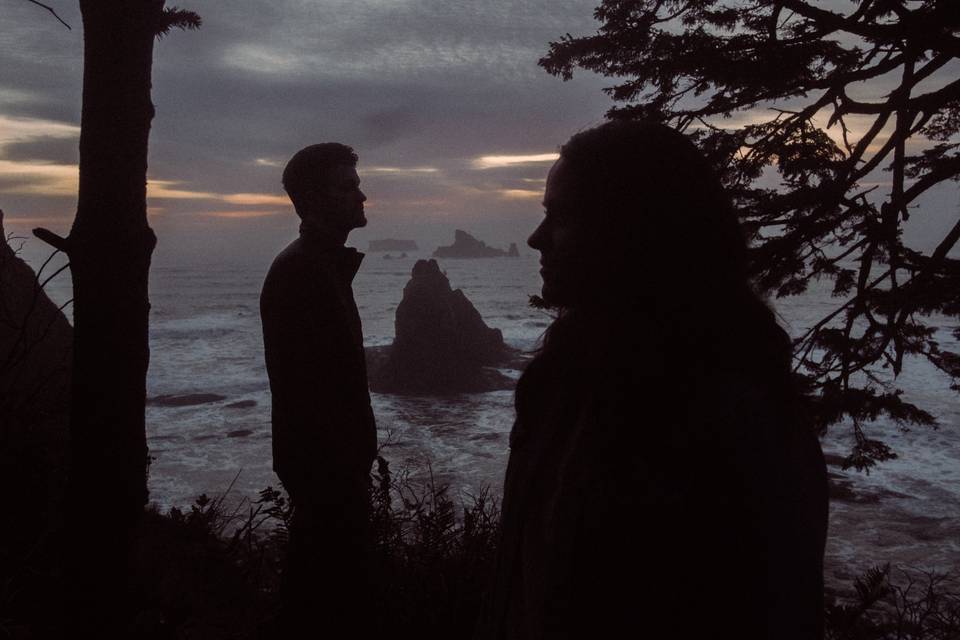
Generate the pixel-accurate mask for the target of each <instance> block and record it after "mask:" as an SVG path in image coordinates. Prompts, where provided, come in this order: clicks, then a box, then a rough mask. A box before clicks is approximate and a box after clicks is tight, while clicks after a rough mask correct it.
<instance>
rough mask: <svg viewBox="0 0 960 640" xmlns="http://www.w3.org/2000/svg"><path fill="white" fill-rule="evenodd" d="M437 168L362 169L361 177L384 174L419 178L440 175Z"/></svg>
mask: <svg viewBox="0 0 960 640" xmlns="http://www.w3.org/2000/svg"><path fill="white" fill-rule="evenodd" d="M439 172H440V169H438V168H436V167H360V171H359V173H360V175H364V174H368V173H369V174H383V175H389V176H418V175H424V174H432V173H439Z"/></svg>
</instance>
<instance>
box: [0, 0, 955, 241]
mask: <svg viewBox="0 0 960 640" xmlns="http://www.w3.org/2000/svg"><path fill="white" fill-rule="evenodd" d="M48 2H49V3H50V4H51V5H52V6H54V7H55V8H56V9H57V10H58V12H60V14H61V15H62V17H63V18H64V19H65V20H66V21H67V22H68V23H70V24H71V25H72V26H73V30H72V31H68V30H67V29H65V28H64V27H63V26H62V25H60V24H59V23H58V22H57V21H56V20H54V19H53V17H52V16H51V15H50V14H48V13H47V12H45V11H44V10H43V9H41V8H39V7H37V6H35V5H32V4H30V3H28V2H26V1H25V0H0V15H2V16H3V24H2V27H0V208H2V209H3V210H4V211H5V212H6V218H7V227H8V228H9V229H11V230H18V231H22V230H26V229H29V228H30V227H33V226H37V225H41V224H42V225H43V226H47V227H50V228H51V229H53V230H55V231H58V232H61V233H66V232H67V231H68V229H69V225H70V222H71V220H72V217H73V213H74V210H75V206H76V182H77V168H76V162H77V139H78V134H79V127H78V125H79V118H80V97H81V74H82V24H81V20H80V16H79V10H78V8H77V3H76V2H75V0H48ZM596 3H597V0H484V1H483V2H477V1H475V0H471V1H466V0H273V1H271V2H264V1H263V0H232V1H231V2H223V1H222V0H189V1H185V2H184V5H185V7H186V8H190V9H193V10H196V11H197V12H198V13H200V14H201V15H202V17H203V20H204V25H203V28H202V29H201V30H200V31H197V32H186V33H184V32H174V33H172V34H170V35H169V36H168V37H166V38H164V39H163V40H160V41H159V42H158V43H157V46H156V49H155V56H154V58H155V64H154V73H153V78H154V90H153V101H154V103H155V104H156V107H157V115H156V118H155V119H154V122H153V130H152V135H151V140H150V170H149V178H150V191H149V193H150V201H149V205H150V222H151V225H152V226H153V227H154V228H155V229H156V230H157V232H158V235H159V236H160V246H159V247H158V252H160V253H162V252H163V251H164V250H165V249H164V247H165V246H167V247H169V246H172V245H176V246H177V247H181V248H184V249H185V250H187V249H190V248H191V247H192V248H194V249H197V248H202V249H203V250H204V251H206V252H213V253H214V254H217V253H218V252H220V251H222V252H225V253H236V252H247V251H258V252H260V251H262V252H264V253H270V252H272V251H274V250H275V249H276V248H277V247H278V246H280V245H282V243H284V242H286V241H288V240H289V239H290V237H292V235H293V234H295V232H296V224H297V220H296V218H295V216H294V215H293V212H292V208H291V207H290V205H289V202H288V201H287V199H286V197H285V195H284V194H283V191H282V189H281V186H280V173H281V170H282V166H283V164H284V163H285V161H286V160H287V159H288V158H289V157H290V156H291V155H292V154H293V153H294V152H295V151H296V150H297V149H299V148H301V147H303V146H305V145H307V144H312V143H315V142H320V141H329V140H335V141H340V142H344V143H347V144H350V145H352V146H353V147H354V148H355V149H356V150H357V152H358V153H359V155H360V165H359V167H358V168H359V170H360V174H361V178H362V179H363V189H364V191H365V192H366V193H367V196H368V198H369V202H368V218H369V220H370V223H369V226H368V227H367V228H366V229H363V230H361V231H360V232H357V233H355V234H354V235H353V236H351V240H353V241H354V243H355V244H356V245H357V246H360V247H365V246H366V240H368V239H370V238H383V237H399V238H413V239H416V240H418V241H420V242H421V243H422V244H424V245H425V246H424V248H425V249H432V248H433V247H434V246H436V245H437V244H441V243H447V242H448V241H449V240H450V239H451V238H452V235H453V229H455V228H464V229H467V230H469V231H472V232H474V233H476V234H477V235H478V236H479V237H481V238H482V239H484V240H486V241H488V242H489V243H490V244H494V245H506V244H507V243H508V242H518V243H521V242H523V241H524V239H525V238H526V237H527V235H529V233H530V231H532V229H533V227H534V226H535V225H536V224H537V221H538V219H539V217H540V216H541V206H540V200H541V197H542V190H543V184H544V178H545V176H546V172H547V169H548V168H549V166H550V164H551V157H552V155H553V154H554V153H555V152H556V149H557V147H558V145H559V144H561V143H563V142H564V141H565V140H566V139H567V138H568V137H569V136H570V135H571V134H572V133H574V132H576V131H577V130H580V129H583V128H587V127H590V126H593V125H596V124H598V123H600V122H601V121H602V120H603V114H604V113H605V111H606V110H607V109H608V108H609V106H610V104H611V103H610V101H609V99H608V98H607V96H606V95H604V94H603V93H602V92H601V90H600V89H601V87H603V86H605V85H607V84H610V81H609V80H606V79H603V78H598V77H596V76H593V75H591V74H587V73H579V74H577V76H576V77H575V78H574V80H573V81H570V82H566V83H564V82H562V81H561V80H559V79H557V78H554V77H552V76H550V75H548V74H547V73H546V72H544V71H543V70H542V69H541V68H540V67H538V66H537V60H538V59H539V58H540V57H541V56H542V55H543V54H544V53H545V52H546V51H547V47H548V43H549V42H550V41H551V40H556V39H558V38H559V37H560V36H561V35H563V34H564V33H572V34H574V35H585V34H588V33H592V32H594V31H595V30H596V27H597V23H596V22H595V21H594V20H593V19H592V11H593V7H594V6H595V4H596ZM952 69H953V70H952V71H951V73H954V74H955V73H956V67H953V68H952ZM931 202H933V204H934V207H935V208H936V209H937V213H936V216H939V218H936V216H934V218H936V219H932V218H931V219H932V220H933V222H929V224H928V226H930V225H932V227H937V228H939V227H940V226H943V225H944V224H946V223H947V222H949V220H953V219H955V216H956V209H957V197H956V189H955V188H951V189H947V190H942V191H941V192H940V193H939V194H935V197H934V198H933V200H932V201H931ZM941 218H942V219H941ZM917 224H919V223H917ZM925 224H926V223H925ZM932 227H931V228H932ZM165 241H166V242H165Z"/></svg>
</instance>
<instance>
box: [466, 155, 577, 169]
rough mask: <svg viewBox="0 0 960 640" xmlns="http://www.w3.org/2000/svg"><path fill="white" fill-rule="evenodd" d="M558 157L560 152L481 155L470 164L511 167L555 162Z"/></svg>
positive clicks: (493, 167) (476, 166)
mask: <svg viewBox="0 0 960 640" xmlns="http://www.w3.org/2000/svg"><path fill="white" fill-rule="evenodd" d="M559 157H560V154H558V153H538V154H530V155H512V156H511V155H497V156H481V157H479V158H476V159H474V161H473V163H472V164H473V167H474V168H475V169H498V168H502V167H512V166H514V165H518V164H541V163H545V162H555V161H556V160H557V158H559Z"/></svg>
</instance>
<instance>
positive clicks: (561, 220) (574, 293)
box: [527, 158, 597, 307]
mask: <svg viewBox="0 0 960 640" xmlns="http://www.w3.org/2000/svg"><path fill="white" fill-rule="evenodd" d="M565 162H566V161H565V160H564V159H563V158H560V159H559V160H557V162H556V164H554V165H553V167H552V168H551V169H550V173H549V174H548V175H547V186H546V190H545V192H544V197H543V207H544V218H543V221H542V222H541V223H540V226H538V227H537V228H536V229H535V230H534V232H533V234H531V236H530V238H529V239H528V240H527V244H528V245H529V246H530V247H531V248H533V249H536V250H537V251H539V252H540V266H541V269H540V276H541V277H542V278H543V287H542V295H543V299H544V300H546V301H547V302H548V303H550V304H554V305H559V306H566V307H570V306H575V305H576V303H577V302H579V301H581V300H583V299H584V298H585V294H586V293H587V291H588V289H587V287H588V286H589V285H590V283H589V278H588V273H589V271H590V270H589V269H588V268H587V267H588V266H589V264H590V263H591V261H593V260H596V259H597V257H596V255H594V254H596V253H597V252H596V251H595V250H591V249H592V247H591V246H590V244H591V243H590V242H589V240H588V238H587V234H586V231H587V229H586V225H585V223H584V217H585V216H584V215H583V212H582V211H580V207H581V206H582V205H581V204H578V202H579V201H580V200H579V199H578V198H576V197H575V196H576V194H575V193H574V191H573V180H571V175H570V172H571V171H572V168H571V167H570V166H569V164H565Z"/></svg>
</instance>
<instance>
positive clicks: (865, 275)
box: [540, 0, 960, 469]
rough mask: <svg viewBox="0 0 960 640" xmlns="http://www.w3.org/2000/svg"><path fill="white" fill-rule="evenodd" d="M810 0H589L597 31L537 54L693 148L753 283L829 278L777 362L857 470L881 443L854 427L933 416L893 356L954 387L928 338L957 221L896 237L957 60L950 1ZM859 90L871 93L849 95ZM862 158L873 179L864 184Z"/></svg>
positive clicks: (958, 273)
mask: <svg viewBox="0 0 960 640" xmlns="http://www.w3.org/2000/svg"><path fill="white" fill-rule="evenodd" d="M818 5H819V3H817V2H813V1H811V0H604V1H603V2H602V3H601V5H600V6H599V7H598V8H597V9H596V11H595V12H594V16H595V17H596V19H597V20H598V21H599V22H600V23H601V26H600V28H599V31H598V32H597V33H596V34H594V35H591V36H586V37H578V38H574V37H572V36H570V35H569V34H568V35H566V36H564V37H563V38H561V39H560V40H559V41H557V42H553V43H551V45H550V51H549V53H548V54H547V55H546V56H545V57H544V58H543V59H542V60H541V61H540V64H541V65H542V66H543V67H544V68H545V69H546V70H547V71H548V72H550V73H552V74H554V75H558V76H561V77H563V78H564V79H567V78H570V77H571V76H572V74H573V72H574V69H575V68H578V67H579V68H583V69H587V70H590V71H594V72H597V73H600V74H603V75H606V76H609V77H613V78H616V79H617V84H615V85H613V86H611V87H609V88H608V89H606V91H607V92H608V93H609V94H610V96H611V97H612V98H613V99H614V100H615V101H616V102H617V103H618V104H617V105H616V106H614V107H613V108H611V110H610V114H609V115H610V116H611V117H614V118H652V119H656V120H658V121H662V122H665V123H668V124H670V125H672V126H674V127H676V128H677V129H679V130H681V131H683V132H685V133H686V134H687V135H689V136H690V137H691V138H692V139H694V140H695V141H696V142H697V143H698V144H699V146H700V148H701V150H702V151H704V152H705V153H706V154H707V156H708V157H709V158H710V159H711V160H712V161H713V162H714V163H715V164H716V165H717V166H718V167H719V169H720V171H721V175H722V176H723V179H724V182H725V184H726V186H727V187H728V188H729V189H730V191H731V193H732V194H733V196H734V198H735V201H736V204H737V206H738V207H739V210H740V214H741V219H742V223H743V225H744V228H745V229H746V231H747V233H748V236H749V238H750V239H751V241H752V245H753V246H752V250H751V251H752V256H751V257H752V271H753V276H754V279H755V282H756V284H757V285H758V287H759V288H761V289H762V290H763V291H765V292H770V293H773V294H775V295H777V296H778V297H779V296H789V295H797V294H801V293H803V292H804V291H806V289H807V288H808V286H809V285H810V283H811V282H812V281H814V280H826V281H829V282H831V283H832V290H833V293H834V295H835V296H837V297H839V298H841V301H840V302H838V306H837V308H836V310H835V311H833V312H831V313H830V314H829V315H827V316H825V317H823V318H822V319H821V320H820V321H819V322H817V323H816V324H815V325H814V326H812V327H811V328H810V329H809V331H807V332H806V333H805V334H804V335H802V336H801V337H800V338H799V339H798V340H796V344H795V367H794V369H795V372H796V374H797V375H798V376H799V377H800V378H801V382H802V383H803V385H804V387H805V388H806V389H808V390H809V391H810V392H811V394H812V395H813V396H814V397H815V398H816V400H817V402H816V409H817V416H818V419H819V420H818V426H819V427H820V428H821V429H825V428H826V427H827V426H828V425H830V424H832V423H835V422H837V421H839V420H841V419H848V420H849V421H850V422H851V423H852V424H853V427H854V431H855V434H854V435H855V443H856V448H855V450H854V451H853V452H852V454H851V457H850V459H849V460H848V462H849V464H850V465H852V466H856V467H858V468H861V469H866V468H869V467H870V466H871V465H873V464H875V463H876V462H877V461H879V460H883V459H887V458H889V457H891V456H893V453H892V452H891V451H890V450H889V448H887V447H886V446H885V445H883V444H882V443H879V442H876V441H875V440H870V439H867V438H866V437H865V436H863V428H864V426H865V424H866V423H868V422H870V421H872V420H874V419H876V418H877V417H878V416H880V415H887V416H889V417H891V418H892V419H893V420H894V421H895V422H896V423H898V424H901V425H902V426H904V427H906V426H909V425H933V424H934V418H933V416H931V415H930V414H929V413H927V412H925V411H923V410H921V409H919V408H918V407H916V406H914V405H913V404H911V403H910V402H908V401H906V400H904V399H903V398H902V397H901V394H900V393H899V391H898V390H897V389H896V376H897V375H898V374H899V373H900V372H901V370H902V368H903V366H904V360H905V358H907V357H910V356H916V357H921V358H926V359H927V360H928V361H929V362H931V363H932V364H933V365H934V366H935V367H937V368H938V369H939V370H940V371H942V372H943V373H944V374H945V375H947V376H948V377H949V378H950V379H951V381H952V383H953V389H955V390H960V389H958V386H957V381H958V379H960V358H958V356H957V354H954V353H949V352H946V351H944V350H943V349H942V348H941V346H940V345H939V344H938V342H937V339H936V335H935V327H936V324H937V323H938V320H937V319H936V316H938V315H939V316H953V317H957V316H958V315H960V297H958V296H960V261H958V260H955V259H952V258H950V257H948V253H949V252H950V251H951V249H952V248H953V247H954V246H955V245H956V243H957V240H958V239H960V221H958V222H957V223H956V224H955V225H954V226H953V228H952V229H951V230H950V231H949V232H948V233H947V235H946V236H945V237H944V238H943V239H942V240H941V241H940V242H939V244H938V245H937V246H936V247H935V248H934V249H933V250H932V251H929V252H922V251H917V250H915V249H913V248H910V247H908V246H905V245H904V243H903V242H902V237H901V236H902V230H903V222H904V221H905V220H907V219H908V218H909V215H910V213H911V208H915V207H916V201H917V199H918V198H919V197H920V196H921V195H922V194H923V193H925V192H926V191H928V190H929V189H931V188H932V187H934V186H935V185H937V184H940V183H941V182H943V181H947V180H956V179H957V178H958V176H960V154H958V146H960V142H958V141H957V135H958V133H960V80H958V79H956V78H955V77H953V78H951V77H949V76H948V77H947V79H946V80H942V79H941V78H942V76H943V75H945V74H944V73H943V71H944V70H945V69H947V68H948V65H950V64H955V63H956V61H957V59H958V57H960V37H958V34H960V3H957V2H955V1H954V0H920V1H918V2H910V3H907V2H902V1H900V0H895V1H893V2H888V1H886V0H855V1H854V2H852V3H850V8H849V10H848V11H845V12H839V13H838V12H834V11H829V10H826V9H823V8H821V7H820V6H818ZM938 72H941V73H940V74H939V75H937V74H938ZM890 78H895V79H896V84H895V86H894V87H893V88H892V90H891V91H889V92H885V91H881V90H880V89H879V84H878V83H881V82H886V81H889V79H890ZM865 86H866V87H868V88H870V87H873V88H875V91H874V93H878V94H879V93H884V95H882V96H880V97H877V98H874V99H867V100H864V99H860V98H855V97H853V96H855V95H861V94H862V93H863V87H865ZM737 121H739V123H740V124H731V122H737ZM879 170H883V171H886V172H888V173H889V177H886V176H884V177H883V178H881V179H882V180H889V181H890V185H889V188H888V190H887V192H886V193H882V192H881V190H880V189H879V186H878V185H876V184H873V185H871V184H870V183H869V182H868V181H876V180H877V172H878V171H879ZM883 186H884V187H885V188H886V185H883Z"/></svg>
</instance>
